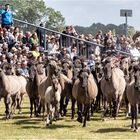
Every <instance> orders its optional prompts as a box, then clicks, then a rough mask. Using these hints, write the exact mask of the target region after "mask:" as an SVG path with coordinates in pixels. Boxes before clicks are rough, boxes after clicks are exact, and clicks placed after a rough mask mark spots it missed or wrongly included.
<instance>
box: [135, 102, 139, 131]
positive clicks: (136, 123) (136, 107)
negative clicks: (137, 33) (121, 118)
mask: <svg viewBox="0 0 140 140" xmlns="http://www.w3.org/2000/svg"><path fill="white" fill-rule="evenodd" d="M138 108H139V105H138V104H136V106H135V131H136V132H137V131H138Z"/></svg>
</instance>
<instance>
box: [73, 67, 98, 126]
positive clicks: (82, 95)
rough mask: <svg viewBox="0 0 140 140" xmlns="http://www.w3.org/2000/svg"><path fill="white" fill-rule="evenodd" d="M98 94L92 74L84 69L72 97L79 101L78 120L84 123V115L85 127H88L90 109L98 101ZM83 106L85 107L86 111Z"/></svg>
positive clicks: (74, 87)
mask: <svg viewBox="0 0 140 140" xmlns="http://www.w3.org/2000/svg"><path fill="white" fill-rule="evenodd" d="M97 93H98V88H97V85H96V83H95V81H94V78H93V76H92V74H91V73H90V72H89V71H88V70H86V69H82V70H81V71H80V72H79V75H78V79H77V80H76V81H75V83H74V85H73V88H72V95H73V97H74V98H75V100H76V101H77V105H78V119H77V120H78V121H79V122H82V115H83V114H84V123H83V127H85V126H86V120H87V117H88V114H89V108H90V105H91V103H92V102H93V100H95V99H96V96H97ZM82 106H84V109H83V107H82ZM83 110H84V111H83Z"/></svg>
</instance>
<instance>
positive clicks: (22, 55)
mask: <svg viewBox="0 0 140 140" xmlns="http://www.w3.org/2000/svg"><path fill="white" fill-rule="evenodd" d="M8 9H9V5H6V6H5V11H6V10H8ZM5 11H4V12H5ZM4 12H3V13H4ZM40 26H41V27H43V24H42V23H41V24H40ZM62 33H63V35H60V34H47V35H46V36H45V37H46V47H45V46H44V31H43V29H41V28H37V29H36V30H35V31H33V32H30V31H26V33H25V34H24V32H23V31H22V30H21V29H20V28H19V27H14V26H13V21H12V19H11V20H10V19H9V20H8V21H7V23H5V22H4V20H2V23H1V27H0V63H1V64H2V63H5V62H8V63H10V64H16V65H17V66H18V69H19V71H20V72H21V73H24V74H26V76H28V73H27V71H26V70H25V68H26V67H27V65H28V64H29V63H31V62H33V61H39V62H42V61H45V59H46V57H47V56H48V55H56V56H57V57H58V59H62V58H69V59H71V60H73V59H74V58H75V57H77V56H79V55H84V56H88V59H89V62H90V63H94V62H95V61H96V60H100V55H101V54H102V52H105V51H106V50H114V49H117V50H121V51H123V52H127V53H132V54H133V55H134V56H140V53H139V51H138V50H139V48H138V47H139V46H137V45H136V43H135V42H134V41H133V40H132V38H131V37H125V36H124V35H120V36H119V35H114V34H113V33H112V32H111V31H108V32H107V33H105V34H103V33H102V31H101V30H100V31H98V32H97V33H96V35H92V34H88V35H84V34H80V35H79V34H78V33H77V32H76V30H75V28H74V27H73V26H66V28H65V30H64V31H63V32H62ZM65 35H69V36H74V37H76V38H79V39H80V40H76V39H73V38H70V37H67V36H65ZM85 41H90V42H93V43H96V44H97V45H93V44H89V43H85ZM137 41H139V40H137ZM100 45H102V46H104V47H103V48H102V47H100ZM44 48H47V51H46V50H44ZM23 71H24V72H23Z"/></svg>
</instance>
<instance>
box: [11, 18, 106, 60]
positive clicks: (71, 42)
mask: <svg viewBox="0 0 140 140" xmlns="http://www.w3.org/2000/svg"><path fill="white" fill-rule="evenodd" d="M14 25H15V26H17V27H20V29H21V30H23V31H24V32H26V31H34V30H36V29H37V28H40V29H42V30H43V32H44V45H43V46H44V48H45V50H46V51H47V40H46V35H47V34H52V35H55V36H59V45H60V48H62V47H64V48H67V49H68V50H69V51H71V47H72V46H75V47H76V48H77V50H78V55H79V56H81V55H83V56H85V57H86V58H88V56H89V52H90V49H94V48H95V47H96V46H99V47H100V48H103V47H104V46H103V45H101V44H96V43H94V42H91V41H87V40H83V39H80V38H79V37H75V36H71V35H68V34H64V33H61V32H58V31H54V30H51V29H48V28H44V27H41V26H36V25H34V24H31V23H28V22H25V21H21V20H18V19H14Z"/></svg>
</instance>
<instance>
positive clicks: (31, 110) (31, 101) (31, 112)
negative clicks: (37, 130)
mask: <svg viewBox="0 0 140 140" xmlns="http://www.w3.org/2000/svg"><path fill="white" fill-rule="evenodd" d="M32 117H33V98H30V118H32Z"/></svg>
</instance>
